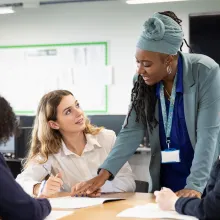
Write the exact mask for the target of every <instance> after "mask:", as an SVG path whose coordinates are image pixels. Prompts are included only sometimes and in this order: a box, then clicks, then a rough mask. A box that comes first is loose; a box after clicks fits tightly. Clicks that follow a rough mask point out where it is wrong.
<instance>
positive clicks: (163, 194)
mask: <svg viewBox="0 0 220 220" xmlns="http://www.w3.org/2000/svg"><path fill="white" fill-rule="evenodd" d="M154 195H155V196H156V202H157V203H158V206H159V208H160V209H162V210H164V211H170V210H175V204H176V201H177V200H178V198H179V197H178V196H176V194H175V193H174V192H173V191H172V190H170V189H168V188H165V187H164V188H162V190H160V191H155V192H154Z"/></svg>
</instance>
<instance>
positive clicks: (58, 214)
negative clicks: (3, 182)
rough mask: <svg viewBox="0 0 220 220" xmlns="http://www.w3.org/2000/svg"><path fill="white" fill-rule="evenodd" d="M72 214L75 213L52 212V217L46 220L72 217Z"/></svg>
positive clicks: (49, 216)
mask: <svg viewBox="0 0 220 220" xmlns="http://www.w3.org/2000/svg"><path fill="white" fill-rule="evenodd" d="M72 213H73V211H52V212H51V213H50V215H48V216H47V218H45V220H57V219H60V218H62V217H65V216H68V215H71V214H72Z"/></svg>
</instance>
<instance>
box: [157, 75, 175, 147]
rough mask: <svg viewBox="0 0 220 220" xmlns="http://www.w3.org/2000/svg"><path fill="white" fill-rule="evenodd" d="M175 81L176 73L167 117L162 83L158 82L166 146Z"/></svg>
mask: <svg viewBox="0 0 220 220" xmlns="http://www.w3.org/2000/svg"><path fill="white" fill-rule="evenodd" d="M176 81H177V73H176V76H175V79H174V83H173V88H172V93H171V97H170V106H169V112H168V117H167V111H166V104H165V97H164V85H163V83H162V82H161V83H160V103H161V111H162V116H163V125H164V131H165V135H166V142H167V146H168V148H170V133H171V127H172V121H173V110H174V104H175V98H176Z"/></svg>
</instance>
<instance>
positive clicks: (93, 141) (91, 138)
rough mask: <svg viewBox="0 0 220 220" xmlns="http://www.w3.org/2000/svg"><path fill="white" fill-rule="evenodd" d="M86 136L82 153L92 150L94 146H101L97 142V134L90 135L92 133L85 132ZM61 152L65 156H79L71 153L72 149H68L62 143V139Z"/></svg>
mask: <svg viewBox="0 0 220 220" xmlns="http://www.w3.org/2000/svg"><path fill="white" fill-rule="evenodd" d="M85 136H86V141H87V143H86V146H85V149H84V151H83V153H85V152H89V151H92V150H93V149H94V148H95V147H99V148H101V147H102V146H101V145H100V144H99V142H98V140H97V136H96V135H92V134H85ZM62 152H63V154H64V155H65V156H68V155H75V156H77V157H79V155H77V154H75V153H73V152H72V151H70V150H69V149H68V148H67V146H66V144H65V143H64V141H63V140H62Z"/></svg>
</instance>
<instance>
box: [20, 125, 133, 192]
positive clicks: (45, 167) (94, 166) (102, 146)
mask: <svg viewBox="0 0 220 220" xmlns="http://www.w3.org/2000/svg"><path fill="white" fill-rule="evenodd" d="M86 139H87V144H86V146H85V148H84V151H83V153H82V155H81V156H79V155H76V154H75V153H73V152H71V151H70V150H69V149H68V148H67V147H66V145H65V144H64V142H63V144H62V147H61V149H60V151H59V152H58V153H57V154H53V155H50V156H49V158H48V161H47V162H46V163H44V164H38V163H36V162H32V163H31V164H30V165H29V166H28V167H27V168H26V169H25V170H24V171H23V172H22V173H21V174H19V175H18V176H17V178H16V181H17V182H18V183H19V184H20V185H21V186H22V188H23V189H24V190H25V191H26V192H27V193H28V194H30V195H33V187H34V185H35V184H37V183H40V182H41V181H42V180H43V179H44V178H45V177H46V176H47V175H48V172H49V173H52V174H53V175H56V174H57V173H59V172H60V173H61V175H62V180H63V182H64V185H63V191H67V192H70V191H71V187H72V186H73V185H75V184H76V183H79V182H83V181H86V180H89V179H91V178H93V177H95V176H97V170H98V168H99V166H100V165H101V164H102V163H103V162H104V161H105V159H106V158H107V156H108V154H109V152H110V151H111V149H112V147H113V146H114V143H115V140H116V135H115V132H114V131H112V130H107V129H103V130H102V131H101V132H100V133H99V134H97V135H91V134H86ZM61 190H62V189H61ZM101 190H102V192H134V190H135V181H134V175H133V173H132V170H131V167H130V165H129V164H128V162H127V163H126V164H125V165H124V166H123V167H122V168H121V170H120V171H119V172H118V174H117V175H116V176H115V178H114V180H112V181H106V183H105V184H104V185H103V186H102V189H101Z"/></svg>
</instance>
